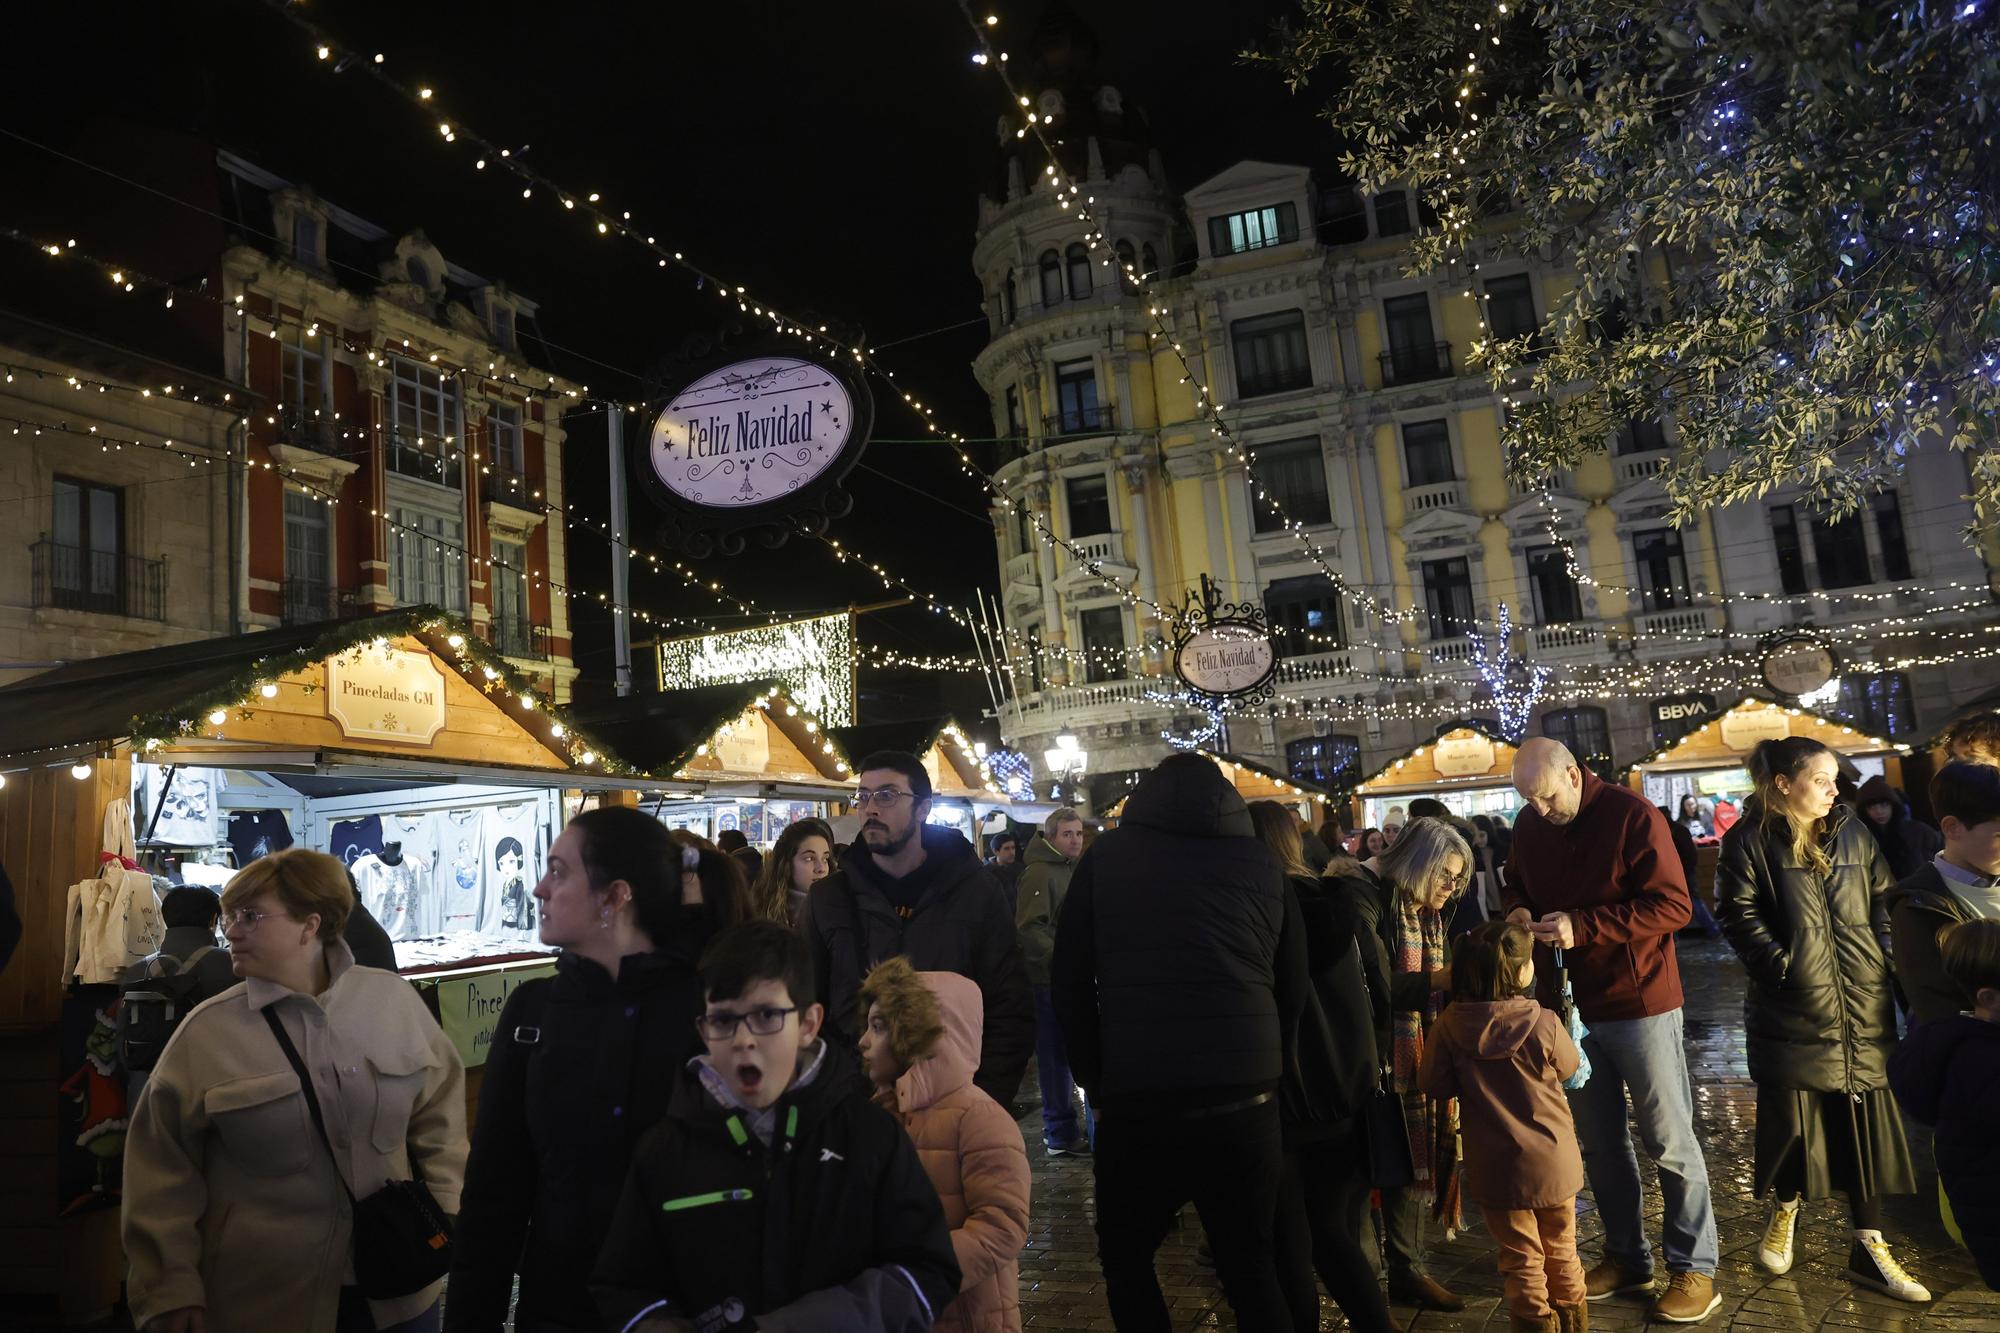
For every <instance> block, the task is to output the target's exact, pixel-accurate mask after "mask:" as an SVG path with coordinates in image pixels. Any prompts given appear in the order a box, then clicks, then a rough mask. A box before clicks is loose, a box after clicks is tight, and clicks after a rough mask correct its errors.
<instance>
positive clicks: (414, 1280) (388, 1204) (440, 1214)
mask: <svg viewBox="0 0 2000 1333" xmlns="http://www.w3.org/2000/svg"><path fill="white" fill-rule="evenodd" d="M264 1021H265V1022H266V1023H268V1024H270V1025H271V1035H272V1036H274V1037H276V1038H277V1039H278V1045H279V1046H280V1047H282V1048H283V1049H284V1052H285V1058H286V1059H287V1060H289V1061H291V1062H292V1072H293V1073H295V1074H297V1075H298V1076H299V1091H301V1092H303V1093H304V1094H305V1098H306V1110H308V1111H310V1112H311V1113H312V1122H313V1128H314V1129H316V1130H318V1131H319V1141H320V1143H321V1144H322V1145H324V1146H325V1148H326V1155H327V1157H328V1158H329V1159H330V1160H331V1161H332V1162H333V1175H334V1179H336V1180H338V1181H339V1182H340V1190H341V1193H343V1194H345V1195H346V1196H347V1201H348V1203H349V1204H350V1205H352V1206H353V1209H354V1228H353V1231H354V1281H355V1284H356V1285H357V1286H359V1287H360V1288H361V1294H362V1295H364V1296H366V1297H368V1299H370V1300H373V1301H393V1300H397V1299H399V1298H401V1297H404V1296H410V1295H413V1294H415V1293H416V1292H419V1291H422V1290H423V1289H424V1288H425V1287H428V1286H429V1285H431V1283H433V1282H436V1281H437V1280H438V1279H440V1278H442V1277H443V1276H444V1275H445V1274H446V1273H448V1272H450V1271H451V1222H450V1220H449V1219H447V1218H446V1217H445V1215H444V1210H443V1209H441V1208H439V1207H438V1205H437V1200H436V1199H433V1198H432V1197H431V1192H430V1190H429V1189H427V1188H426V1187H425V1185H424V1182H423V1181H421V1180H392V1181H390V1182H389V1183H388V1184H386V1185H384V1186H383V1187H382V1188H381V1189H379V1190H376V1191H375V1192H374V1193H373V1194H371V1195H369V1196H368V1197H367V1198H365V1199H357V1198H355V1197H354V1191H353V1190H352V1189H350V1188H348V1185H347V1177H346V1175H344V1174H343V1173H342V1172H341V1169H340V1156H339V1154H337V1153H335V1152H334V1150H333V1140H332V1139H330V1138H328V1137H327V1133H326V1119H325V1117H324V1116H322V1115H321V1114H320V1109H319V1097H318V1096H317V1095H316V1094H315V1093H314V1092H313V1081H312V1076H311V1075H310V1074H308V1073H307V1072H306V1065H305V1061H303V1060H301V1059H299V1052H298V1048H297V1047H295V1046H293V1045H292V1039H291V1037H290V1036H288V1035H286V1032H285V1025H284V1024H283V1023H281V1022H279V1021H278V1014H277V1011H276V1010H275V1009H272V1008H268V1007H267V1008H266V1009H265V1010H264ZM412 1166H413V1168H414V1164H412Z"/></svg>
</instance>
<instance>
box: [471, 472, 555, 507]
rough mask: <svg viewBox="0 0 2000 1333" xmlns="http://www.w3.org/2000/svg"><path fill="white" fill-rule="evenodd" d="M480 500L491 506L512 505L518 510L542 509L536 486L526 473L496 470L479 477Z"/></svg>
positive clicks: (483, 473)
mask: <svg viewBox="0 0 2000 1333" xmlns="http://www.w3.org/2000/svg"><path fill="white" fill-rule="evenodd" d="M479 498H480V499H482V500H485V501H487V502H488V503H490V504H503V505H512V506H514V507H515V508H516V509H540V508H541V507H542V502H541V501H540V500H538V499H536V498H535V486H534V483H533V481H531V480H530V479H529V477H528V475H527V474H526V473H525V472H515V471H513V470H512V469H503V468H498V467H496V468H494V469H493V470H492V471H490V472H482V473H481V474H480V476H479Z"/></svg>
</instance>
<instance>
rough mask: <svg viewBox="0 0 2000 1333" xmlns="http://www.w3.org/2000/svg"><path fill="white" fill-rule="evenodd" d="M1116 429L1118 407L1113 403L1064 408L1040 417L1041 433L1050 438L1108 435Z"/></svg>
mask: <svg viewBox="0 0 2000 1333" xmlns="http://www.w3.org/2000/svg"><path fill="white" fill-rule="evenodd" d="M1117 429H1118V408H1117V405H1116V404H1114V403H1098V404H1093V405H1091V406H1089V407H1071V408H1064V409H1063V410H1062V412H1060V413H1059V414H1057V415H1056V416H1052V417H1044V418H1042V434H1043V435H1044V436H1046V437H1048V438H1050V439H1055V438H1058V437H1060V436H1064V435H1108V434H1110V433H1111V432H1112V431H1115V430H1117Z"/></svg>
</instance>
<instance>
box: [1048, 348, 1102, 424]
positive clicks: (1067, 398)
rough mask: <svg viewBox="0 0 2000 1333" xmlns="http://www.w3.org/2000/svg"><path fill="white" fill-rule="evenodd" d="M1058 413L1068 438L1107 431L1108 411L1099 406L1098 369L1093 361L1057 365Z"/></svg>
mask: <svg viewBox="0 0 2000 1333" xmlns="http://www.w3.org/2000/svg"><path fill="white" fill-rule="evenodd" d="M1056 411H1057V412H1058V413H1059V414H1060V416H1059V417H1058V424H1059V425H1060V426H1061V429H1062V433H1063V434H1065V435H1077V434H1081V433H1082V432H1084V431H1088V430H1101V429H1102V428H1103V426H1104V412H1103V410H1102V409H1101V408H1099V407H1098V405H1097V368H1096V367H1095V366H1093V365H1092V364H1091V363H1090V362H1089V361H1059V362H1057V363H1056Z"/></svg>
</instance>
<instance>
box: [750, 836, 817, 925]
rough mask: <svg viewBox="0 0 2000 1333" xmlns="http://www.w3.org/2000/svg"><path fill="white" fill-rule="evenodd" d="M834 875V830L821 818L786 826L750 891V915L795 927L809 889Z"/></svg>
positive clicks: (765, 859)
mask: <svg viewBox="0 0 2000 1333" xmlns="http://www.w3.org/2000/svg"><path fill="white" fill-rule="evenodd" d="M832 873H833V830H832V829H831V828H829V827H827V823H826V821H825V820H823V819H800V820H795V821H794V822H792V823H790V824H787V825H786V826H785V831H784V832H783V833H780V834H779V835H778V845H777V846H776V847H773V848H772V849H771V854H770V855H769V856H767V857H765V858H764V865H763V868H762V869H760V870H759V871H758V872H757V883H756V885H755V886H754V887H753V888H752V889H751V891H750V903H751V907H750V915H752V916H756V917H762V918H763V919H764V920H766V921H775V922H777V923H778V924H779V925H781V926H791V925H796V924H797V923H798V919H799V910H800V908H801V907H802V906H803V905H804V903H805V900H806V894H807V893H808V892H809V891H811V889H812V886H813V885H815V884H817V883H819V882H820V881H821V880H823V879H825V878H826V877H827V876H828V875H830V874H832Z"/></svg>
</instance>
